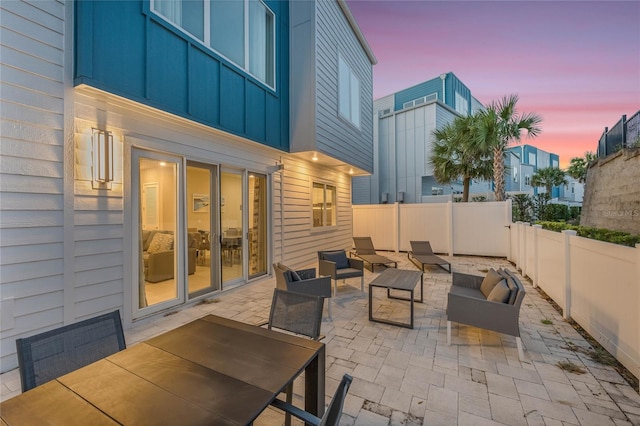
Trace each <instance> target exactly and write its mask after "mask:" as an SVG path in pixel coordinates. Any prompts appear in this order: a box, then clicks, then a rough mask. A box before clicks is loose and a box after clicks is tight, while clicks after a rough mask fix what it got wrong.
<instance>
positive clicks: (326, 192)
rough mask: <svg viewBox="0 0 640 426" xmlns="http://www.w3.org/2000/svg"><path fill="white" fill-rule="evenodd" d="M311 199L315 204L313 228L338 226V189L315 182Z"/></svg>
mask: <svg viewBox="0 0 640 426" xmlns="http://www.w3.org/2000/svg"><path fill="white" fill-rule="evenodd" d="M311 198H312V203H313V206H312V207H313V227H314V228H318V227H323V226H336V225H337V210H338V199H337V198H336V187H335V186H333V185H327V184H324V183H318V182H314V183H313V189H312V194H311Z"/></svg>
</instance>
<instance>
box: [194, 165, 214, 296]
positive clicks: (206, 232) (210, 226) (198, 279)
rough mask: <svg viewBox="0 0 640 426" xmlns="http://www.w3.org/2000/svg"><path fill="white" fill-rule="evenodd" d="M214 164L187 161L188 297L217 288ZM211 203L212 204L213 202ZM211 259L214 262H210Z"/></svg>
mask: <svg viewBox="0 0 640 426" xmlns="http://www.w3.org/2000/svg"><path fill="white" fill-rule="evenodd" d="M216 179H217V176H216V166H212V165H207V164H200V163H195V162H191V161H189V162H187V193H186V196H187V199H186V206H187V212H186V216H187V282H188V292H189V297H190V298H191V297H194V296H198V295H201V294H204V293H209V292H211V291H214V290H219V289H220V280H219V273H218V268H219V262H218V261H217V260H216V259H217V258H218V255H217V253H218V244H217V239H216V235H217V233H216V229H217V227H216V226H215V225H214V224H217V220H216V219H215V218H216V217H217V210H216V209H215V208H211V206H212V204H211V201H212V200H216V194H215V193H214V188H217V185H216V184H215V181H216ZM214 206H215V204H214ZM212 260H214V261H212Z"/></svg>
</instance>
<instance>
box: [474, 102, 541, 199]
mask: <svg viewBox="0 0 640 426" xmlns="http://www.w3.org/2000/svg"><path fill="white" fill-rule="evenodd" d="M517 103H518V95H509V96H504V97H503V98H502V100H501V101H498V102H492V103H491V104H490V105H489V107H488V108H487V109H486V110H483V111H481V112H480V113H479V117H478V120H477V121H476V126H477V132H476V133H475V135H476V144H478V145H479V146H480V151H486V150H491V151H493V180H494V185H495V189H494V192H495V195H496V201H503V200H504V198H505V197H504V151H505V149H506V148H507V147H508V146H509V144H510V143H511V142H512V141H515V142H520V139H521V134H522V131H523V130H525V131H526V132H527V136H528V137H535V136H537V135H538V134H539V133H540V132H541V131H542V129H541V128H540V127H538V124H540V122H541V121H542V118H541V117H540V116H539V115H537V114H535V113H524V114H522V115H518V113H517V110H516V104H517Z"/></svg>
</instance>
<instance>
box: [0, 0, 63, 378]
mask: <svg viewBox="0 0 640 426" xmlns="http://www.w3.org/2000/svg"><path fill="white" fill-rule="evenodd" d="M1 7H2V12H0V26H1V31H2V46H1V47H0V52H1V53H0V56H1V57H2V65H1V73H2V86H1V90H2V100H1V101H0V102H1V103H0V105H1V108H2V117H1V118H0V132H1V134H2V143H1V144H0V152H1V154H2V161H1V163H0V210H1V214H0V218H1V219H0V268H1V269H2V273H1V274H0V299H1V302H0V311H1V315H0V317H1V321H0V336H1V341H0V348H1V353H0V365H1V366H2V372H4V371H8V370H10V369H12V368H15V367H16V366H17V360H16V357H15V344H14V342H13V341H14V340H15V339H16V338H19V337H25V336H28V335H32V334H35V333H37V332H41V331H45V330H48V329H51V328H54V327H57V326H61V325H63V324H64V321H65V312H64V310H63V304H64V288H65V277H64V261H63V259H64V239H65V235H64V216H65V213H64V212H65V200H64V195H63V193H64V187H65V179H64V173H65V171H64V157H65V150H64V141H65V120H64V114H63V113H64V104H65V99H64V96H65V94H64V63H65V57H64V46H65V34H66V29H65V5H64V3H62V2H53V1H51V2H39V1H33V2H22V1H21V2H18V1H4V2H2V5H1Z"/></svg>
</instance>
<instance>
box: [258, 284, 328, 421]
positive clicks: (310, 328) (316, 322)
mask: <svg viewBox="0 0 640 426" xmlns="http://www.w3.org/2000/svg"><path fill="white" fill-rule="evenodd" d="M323 307H324V298H322V297H320V296H314V295H312V294H303V293H295V292H292V291H287V290H282V289H279V288H275V289H274V290H273V300H272V301H271V311H270V312H269V322H268V323H267V327H268V328H269V330H272V329H279V330H284V331H288V332H291V333H295V334H300V335H303V336H307V337H309V338H311V339H313V340H320V339H322V338H324V336H321V335H320V327H321V325H322V308H323ZM285 393H286V403H287V404H290V405H291V401H292V399H293V382H291V383H289V385H287V389H286V392H285ZM291 414H292V413H289V412H287V413H286V415H285V425H286V426H289V425H290V424H291ZM294 415H295V414H294Z"/></svg>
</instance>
